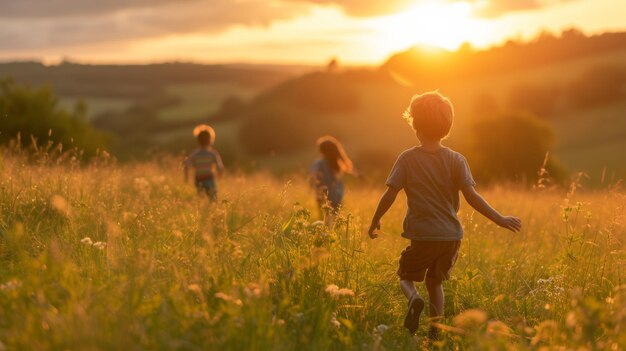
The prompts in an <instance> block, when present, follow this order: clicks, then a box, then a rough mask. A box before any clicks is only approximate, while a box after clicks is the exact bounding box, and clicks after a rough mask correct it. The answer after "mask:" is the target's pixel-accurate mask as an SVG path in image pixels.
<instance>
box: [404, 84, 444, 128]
mask: <svg viewBox="0 0 626 351" xmlns="http://www.w3.org/2000/svg"><path fill="white" fill-rule="evenodd" d="M403 117H404V118H405V119H406V120H407V122H408V123H409V124H410V125H411V126H412V127H413V129H415V131H419V132H421V133H422V134H423V135H424V136H426V137H428V138H432V139H444V138H445V137H447V136H448V133H450V128H452V120H453V119H454V109H453V108H452V103H451V102H450V100H449V99H448V98H447V97H445V96H443V95H441V94H439V92H437V91H429V92H427V93H423V94H417V95H414V96H413V98H411V104H410V105H409V107H408V108H407V109H406V111H404V114H403Z"/></svg>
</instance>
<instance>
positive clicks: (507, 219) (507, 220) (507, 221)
mask: <svg viewBox="0 0 626 351" xmlns="http://www.w3.org/2000/svg"><path fill="white" fill-rule="evenodd" d="M496 224H497V225H499V226H501V227H502V228H506V229H508V230H510V231H512V232H519V231H520V229H522V221H521V220H520V219H519V218H517V217H513V216H502V218H500V220H499V221H498V222H497V223H496Z"/></svg>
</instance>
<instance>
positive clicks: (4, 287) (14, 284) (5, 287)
mask: <svg viewBox="0 0 626 351" xmlns="http://www.w3.org/2000/svg"><path fill="white" fill-rule="evenodd" d="M21 286H22V282H21V281H19V280H17V279H12V280H9V281H8V282H6V283H4V284H0V290H1V291H13V290H17V289H18V288H20V287H21Z"/></svg>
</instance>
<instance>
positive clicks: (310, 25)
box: [0, 0, 626, 64]
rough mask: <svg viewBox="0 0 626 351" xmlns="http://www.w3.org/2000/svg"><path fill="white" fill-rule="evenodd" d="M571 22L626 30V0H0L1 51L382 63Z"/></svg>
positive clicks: (593, 29) (78, 57)
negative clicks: (409, 52) (399, 55)
mask: <svg viewBox="0 0 626 351" xmlns="http://www.w3.org/2000/svg"><path fill="white" fill-rule="evenodd" d="M571 27H576V28H579V29H581V30H582V31H583V32H585V33H587V34H593V33H600V32H603V31H619V30H626V1H625V0H108V1H85V0H47V1H41V0H20V1H10V0H0V43H1V45H0V60H3V61H7V60H13V59H37V60H44V61H45V62H47V63H55V62H58V61H60V60H61V59H63V58H69V59H72V60H75V61H79V62H94V63H103V62H114V63H126V62H129V63H131V62H132V63H138V62H162V61H172V60H181V61H194V62H205V63H221V62H251V63H307V64H320V63H323V62H325V61H327V60H328V59H330V58H331V57H337V58H339V60H340V61H341V62H344V63H351V64H376V63H379V62H381V61H383V60H384V59H385V58H386V57H388V56H389V55H390V54H391V53H393V52H396V51H399V50H403V49H406V48H407V47H410V46H411V45H413V44H428V45H435V46H440V47H443V48H447V49H455V48H456V47H458V46H459V45H460V44H462V43H463V42H470V43H471V44H472V45H473V46H475V47H486V46H490V45H494V44H498V43H501V42H502V41H504V40H506V39H507V38H524V39H527V38H531V37H532V36H534V35H536V34H537V33H538V32H540V31H541V30H544V29H547V30H550V31H555V32H558V31H561V30H563V29H567V28H571Z"/></svg>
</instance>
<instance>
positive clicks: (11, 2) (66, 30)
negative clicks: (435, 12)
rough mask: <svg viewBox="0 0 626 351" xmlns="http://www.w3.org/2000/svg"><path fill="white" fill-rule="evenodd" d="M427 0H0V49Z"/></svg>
mask: <svg viewBox="0 0 626 351" xmlns="http://www.w3.org/2000/svg"><path fill="white" fill-rule="evenodd" d="M422 1H427V0H92V1H89V0H45V1H42V0H0V42H1V43H2V48H1V49H0V51H4V52H10V51H16V52H17V51H23V50H41V49H50V48H63V47H69V46H81V45H97V44H106V43H120V42H126V43H131V42H132V41H133V40H135V39H142V38H153V37H159V36H165V35H177V34H186V33H204V34H206V33H217V32H220V31H223V30H226V29H228V28H231V27H233V26H268V25H270V24H272V23H274V22H275V21H280V20H286V19H291V18H296V17H301V16H306V15H307V14H309V13H310V11H311V9H312V8H314V7H315V6H338V7H340V8H341V9H342V10H343V11H344V12H345V13H346V14H347V15H349V16H352V17H374V16H381V15H386V14H392V13H396V12H400V11H402V10H404V9H406V8H408V7H411V6H413V5H417V4H419V3H420V2H422ZM441 1H448V2H456V1H468V2H470V3H471V4H472V6H473V7H474V10H475V13H476V15H478V16H483V17H497V16H501V15H504V14H507V13H510V12H513V11H523V10H533V9H539V8H542V7H545V6H550V5H553V4H557V3H561V2H565V1H575V0H441Z"/></svg>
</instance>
